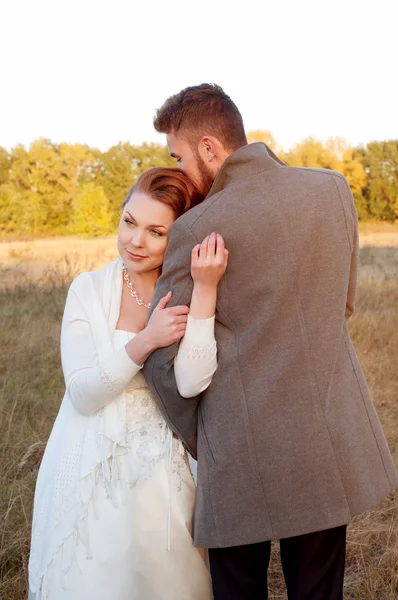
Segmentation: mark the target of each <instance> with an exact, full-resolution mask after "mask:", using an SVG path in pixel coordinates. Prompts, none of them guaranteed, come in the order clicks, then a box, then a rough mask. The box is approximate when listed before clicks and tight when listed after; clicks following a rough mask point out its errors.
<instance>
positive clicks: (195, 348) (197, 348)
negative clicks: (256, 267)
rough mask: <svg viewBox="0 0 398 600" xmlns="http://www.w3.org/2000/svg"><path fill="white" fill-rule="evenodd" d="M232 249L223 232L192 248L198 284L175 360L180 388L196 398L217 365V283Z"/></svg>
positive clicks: (205, 386) (194, 275)
mask: <svg viewBox="0 0 398 600" xmlns="http://www.w3.org/2000/svg"><path fill="white" fill-rule="evenodd" d="M227 262H228V251H227V250H225V247H224V241H223V239H222V237H221V236H216V235H215V234H212V235H211V236H209V237H208V238H206V239H205V240H204V241H203V243H202V244H200V245H198V246H196V247H195V248H194V249H193V251H192V269H191V272H192V278H193V280H194V288H193V293H192V300H191V308H190V312H189V315H188V322H187V328H186V331H185V336H184V337H183V338H182V340H181V343H180V346H179V349H178V353H177V356H176V358H175V362H174V373H175V378H176V383H177V388H178V391H179V393H180V395H181V396H183V397H184V398H193V397H195V396H197V395H198V394H200V393H202V392H204V391H205V390H206V389H207V388H208V387H209V385H210V383H211V381H212V378H213V375H214V373H215V371H216V369H217V344H216V340H215V337H214V324H215V317H214V314H215V308H216V301H217V286H218V283H219V281H220V279H221V277H222V275H223V274H224V272H225V269H226V266H227Z"/></svg>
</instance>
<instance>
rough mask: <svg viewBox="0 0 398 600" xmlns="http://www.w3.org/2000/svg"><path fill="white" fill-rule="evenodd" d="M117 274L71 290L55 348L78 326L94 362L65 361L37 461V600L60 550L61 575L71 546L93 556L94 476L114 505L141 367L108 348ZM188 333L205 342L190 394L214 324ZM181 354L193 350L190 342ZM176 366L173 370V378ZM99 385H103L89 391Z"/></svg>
mask: <svg viewBox="0 0 398 600" xmlns="http://www.w3.org/2000/svg"><path fill="white" fill-rule="evenodd" d="M122 267H123V265H122V261H121V259H120V258H118V259H117V260H116V261H114V262H113V263H111V264H110V265H108V266H107V267H105V268H104V269H102V270H100V271H94V272H90V273H82V274H81V275H79V276H78V277H77V278H76V279H75V280H74V281H73V283H72V285H71V287H70V289H69V294H68V300H67V303H66V309H65V313H64V319H63V324H62V334H61V347H62V346H63V344H64V345H67V342H68V340H67V339H64V338H66V337H67V335H68V334H67V332H68V331H69V329H70V328H71V327H70V326H71V324H72V326H73V325H76V324H77V329H78V330H79V331H82V333H81V335H91V336H92V342H93V343H92V346H93V354H94V355H95V356H92V357H90V360H89V362H91V364H92V366H91V367H90V368H86V369H81V368H80V364H76V365H73V368H70V365H65V364H64V360H63V368H64V375H65V383H66V393H65V396H64V398H63V401H62V404H61V407H60V410H59V413H58V416H57V418H56V421H55V424H54V427H53V430H52V432H51V435H50V438H49V440H48V443H47V447H46V451H45V453H44V456H43V460H42V464H41V467H40V471H39V475H38V479H37V484H36V492H35V500H34V515H33V524H32V543H31V553H30V561H29V588H30V592H31V593H32V594H34V595H35V599H36V600H45V588H46V586H45V578H46V572H47V567H48V565H49V563H50V562H51V561H52V560H53V558H54V557H55V554H56V553H57V552H58V551H59V550H60V549H62V570H63V574H65V575H66V573H67V572H68V570H69V569H70V567H71V565H72V562H73V560H74V556H75V545H76V543H77V541H80V542H81V543H83V544H84V545H85V547H86V551H87V557H88V558H90V556H91V549H90V540H89V536H88V531H87V527H86V517H87V511H88V507H89V505H90V503H91V502H93V503H94V505H95V481H96V477H97V475H98V472H99V471H100V472H101V476H102V479H103V481H104V483H105V486H106V490H107V493H108V496H109V497H110V498H111V499H112V500H113V501H115V502H116V500H115V497H114V491H115V486H116V479H117V477H116V470H115V469H114V467H115V463H116V460H115V457H116V456H118V455H119V454H124V453H125V452H126V447H127V428H126V406H125V397H124V389H125V387H126V386H127V384H128V383H130V382H131V380H132V379H133V378H134V377H135V375H137V373H138V372H139V370H140V368H141V367H139V366H138V365H136V364H135V363H134V362H133V361H131V359H130V358H129V357H128V355H127V353H126V350H125V348H124V347H122V348H121V349H120V350H118V351H117V352H115V350H114V346H113V337H114V333H115V329H116V325H117V322H118V319H119V313H120V303H121V296H122V284H123V278H122ZM68 307H71V308H70V309H69V310H68ZM190 328H191V329H190V331H191V332H192V337H191V341H192V342H195V341H197V340H198V338H200V335H199V334H200V333H202V340H203V342H209V341H210V342H211V343H210V345H209V344H208V343H206V344H205V346H206V357H205V360H203V361H202V365H200V364H199V363H200V362H201V361H199V363H198V362H196V364H195V377H196V378H197V379H199V385H200V388H199V389H196V390H194V391H193V392H192V393H194V394H196V393H198V392H200V391H201V390H203V389H205V388H206V387H207V386H208V385H209V384H210V381H211V378H212V375H213V373H214V371H215V369H216V366H217V362H216V343H215V340H214V319H208V320H207V321H206V322H202V323H200V325H199V322H196V323H195V320H194V319H193V320H191V322H190ZM188 329H189V327H188V328H187V333H186V336H185V337H186V338H187V337H188V338H189V336H187V334H188ZM199 330H200V331H199ZM74 342H75V343H76V340H74ZM187 347H188V348H189V347H191V348H192V346H189V342H187ZM180 350H181V348H180ZM179 354H180V351H179ZM181 354H182V353H181ZM177 360H178V357H177ZM76 361H77V359H76ZM72 362H73V357H72ZM77 363H78V361H77ZM67 367H69V368H67ZM177 367H178V365H177V363H176V375H177V371H178V368H177ZM180 370H181V369H180ZM138 379H141V377H138ZM138 379H137V380H138ZM98 381H99V382H100V383H101V385H97V384H96V383H94V384H93V382H98ZM142 381H143V383H144V384H145V382H144V380H143V378H142ZM138 385H142V382H138V383H137V386H138ZM85 390H86V391H87V393H85ZM89 390H90V393H88V391H89ZM187 395H190V394H189V390H188V393H187ZM110 400H111V401H110ZM164 444H165V455H166V456H167V455H171V445H172V433H171V430H170V429H169V428H167V427H165V439H164Z"/></svg>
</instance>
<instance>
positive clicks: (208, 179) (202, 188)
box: [196, 152, 214, 198]
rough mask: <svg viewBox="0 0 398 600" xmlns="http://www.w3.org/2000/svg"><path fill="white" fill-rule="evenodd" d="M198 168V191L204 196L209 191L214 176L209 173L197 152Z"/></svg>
mask: <svg viewBox="0 0 398 600" xmlns="http://www.w3.org/2000/svg"><path fill="white" fill-rule="evenodd" d="M196 159H197V161H196V162H197V165H198V170H199V174H200V185H199V186H198V189H199V192H200V193H201V194H202V195H203V197H204V198H206V196H207V194H208V193H209V191H210V188H211V186H212V185H213V181H214V178H213V176H212V174H211V173H210V171H209V169H208V167H207V165H206V163H205V162H203V160H202V157H201V156H200V154H199V152H197V154H196Z"/></svg>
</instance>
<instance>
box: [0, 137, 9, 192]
mask: <svg viewBox="0 0 398 600" xmlns="http://www.w3.org/2000/svg"><path fill="white" fill-rule="evenodd" d="M10 167H11V157H10V155H9V154H8V152H7V150H5V149H4V148H1V146H0V185H2V184H3V183H5V182H6V181H7V180H8V177H9V171H10Z"/></svg>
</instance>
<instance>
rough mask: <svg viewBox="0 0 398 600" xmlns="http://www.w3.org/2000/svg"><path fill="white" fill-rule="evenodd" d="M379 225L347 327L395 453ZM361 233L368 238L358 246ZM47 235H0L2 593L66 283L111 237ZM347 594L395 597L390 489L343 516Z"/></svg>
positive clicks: (391, 252)
mask: <svg viewBox="0 0 398 600" xmlns="http://www.w3.org/2000/svg"><path fill="white" fill-rule="evenodd" d="M377 233H378V232H374V231H373V232H372V231H368V232H364V234H363V238H362V242H363V245H364V246H365V247H363V248H362V250H361V272H360V280H359V287H358V303H357V312H356V314H355V315H354V316H353V317H352V319H351V320H350V330H351V335H352V337H353V340H354V344H355V346H356V349H357V351H358V354H359V357H360V359H361V362H362V365H363V367H364V370H365V372H366V375H367V378H368V382H369V384H370V386H371V389H372V392H373V396H374V400H375V404H376V406H377V409H378V412H379V415H380V418H381V420H382V423H383V426H384V430H385V432H386V435H387V437H388V440H389V443H390V447H391V450H392V452H393V454H394V456H395V459H396V460H397V463H398V376H397V372H398V371H397V356H398V235H396V236H394V235H392V234H393V233H394V232H393V231H392V232H391V231H389V232H387V234H388V236H389V237H388V244H389V245H390V246H391V247H383V243H384V244H385V243H386V239H387V238H385V235H384V234H385V232H384V233H383V232H381V234H380V235H381V236H382V238H381V237H380V235H379V236H377V235H376V234H377ZM369 236H371V238H369ZM375 236H376V238H377V242H378V244H377V243H376V242H375ZM383 236H384V237H383ZM369 239H371V243H372V244H374V246H369V245H368V246H367V247H366V240H369ZM45 242H46V243H43V241H42V240H41V241H38V242H29V246H27V244H28V243H27V242H23V243H22V244H25V245H20V244H21V243H19V245H18V244H17V245H15V243H14V245H12V246H11V247H10V246H8V247H7V246H4V245H1V244H0V259H1V260H2V262H3V265H4V266H3V267H2V268H1V272H0V323H1V329H0V598H1V600H24V599H25V598H26V580H27V561H28V552H29V535H30V533H29V532H30V524H31V514H32V501H33V493H34V485H35V479H36V475H37V470H38V467H39V464H40V460H41V456H42V453H43V450H44V447H45V442H46V440H47V437H48V435H49V432H50V430H51V427H52V425H53V422H54V418H55V415H56V413H57V410H58V406H59V403H60V400H61V398H62V395H63V391H64V383H63V377H62V372H61V365H60V357H59V333H60V322H61V317H62V312H63V306H64V301H65V295H66V291H67V288H68V285H69V283H70V281H71V280H72V278H73V276H74V275H76V274H77V273H78V272H79V271H81V270H86V269H89V268H94V267H97V266H101V265H103V264H106V263H107V262H109V260H111V259H112V258H113V257H114V256H115V255H116V254H115V248H114V239H113V238H111V239H106V240H101V241H99V242H98V241H96V242H92V241H89V240H84V241H82V242H80V241H79V240H65V239H61V240H59V241H57V242H55V241H54V240H51V241H45ZM79 244H80V245H79ZM393 246H395V247H393ZM65 255H67V258H65ZM270 589H271V593H270V598H272V599H275V600H276V599H277V598H278V599H282V598H286V595H285V592H284V587H283V577H282V572H281V568H280V564H279V558H278V554H277V545H275V547H274V551H273V557H272V563H271V569H270ZM345 598H346V600H354V599H356V600H396V599H397V598H398V494H397V495H395V496H394V497H390V498H388V499H386V500H385V501H384V502H382V503H381V504H380V505H379V506H378V507H376V508H375V509H374V510H372V511H370V512H368V513H366V514H364V515H361V516H360V517H359V518H357V519H356V520H355V521H354V523H353V524H352V525H351V526H350V529H349V537H348V551H347V574H346V583H345Z"/></svg>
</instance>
